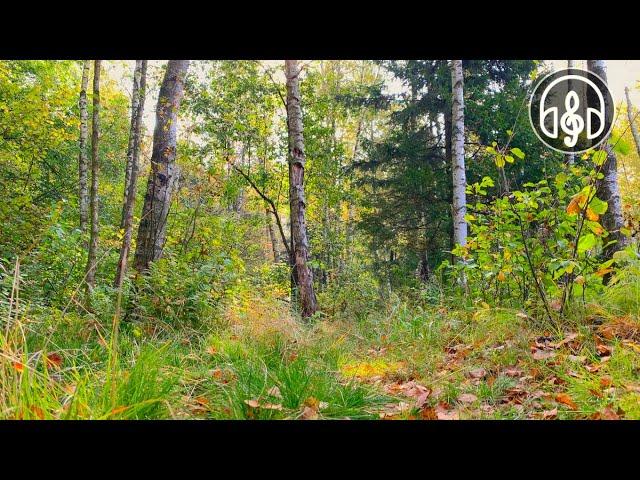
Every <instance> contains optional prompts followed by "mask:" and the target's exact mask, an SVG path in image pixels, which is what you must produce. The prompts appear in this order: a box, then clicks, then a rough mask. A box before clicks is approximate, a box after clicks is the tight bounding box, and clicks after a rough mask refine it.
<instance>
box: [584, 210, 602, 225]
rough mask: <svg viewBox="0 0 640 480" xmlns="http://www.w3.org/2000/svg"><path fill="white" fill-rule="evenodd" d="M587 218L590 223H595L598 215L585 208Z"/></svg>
mask: <svg viewBox="0 0 640 480" xmlns="http://www.w3.org/2000/svg"><path fill="white" fill-rule="evenodd" d="M587 218H588V219H589V220H591V221H592V222H597V221H598V219H599V218H600V215H598V214H597V213H596V212H594V211H593V210H591V208H589V207H587Z"/></svg>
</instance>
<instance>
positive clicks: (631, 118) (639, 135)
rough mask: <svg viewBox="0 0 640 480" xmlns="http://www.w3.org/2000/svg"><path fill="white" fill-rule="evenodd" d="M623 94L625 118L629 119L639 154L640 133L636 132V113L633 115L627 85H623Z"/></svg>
mask: <svg viewBox="0 0 640 480" xmlns="http://www.w3.org/2000/svg"><path fill="white" fill-rule="evenodd" d="M624 95H625V96H626V97H627V118H628V119H629V127H630V128H631V134H632V135H633V141H634V142H635V143H636V149H637V150H638V155H640V133H638V127H637V126H636V122H635V120H636V117H637V115H633V105H632V104H631V98H630V97H629V87H624Z"/></svg>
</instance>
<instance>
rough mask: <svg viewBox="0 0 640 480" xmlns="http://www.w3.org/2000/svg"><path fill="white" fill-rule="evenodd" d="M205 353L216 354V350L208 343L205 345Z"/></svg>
mask: <svg viewBox="0 0 640 480" xmlns="http://www.w3.org/2000/svg"><path fill="white" fill-rule="evenodd" d="M207 353H208V354H209V355H216V354H217V353H218V350H217V349H216V347H214V346H213V345H210V346H208V347H207Z"/></svg>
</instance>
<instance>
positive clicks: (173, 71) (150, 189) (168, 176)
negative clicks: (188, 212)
mask: <svg viewBox="0 0 640 480" xmlns="http://www.w3.org/2000/svg"><path fill="white" fill-rule="evenodd" d="M188 69H189V60H169V63H168V65H167V70H166V72H165V75H164V79H163V81H162V86H161V87H160V94H159V96H158V105H157V107H156V126H155V129H154V132H153V152H152V154H151V172H150V173H149V179H148V181H147V193H146V195H145V198H144V206H143V208H142V217H141V219H140V226H139V227H138V239H137V245H136V253H135V260H134V266H135V268H136V270H137V271H138V272H145V271H146V270H148V268H149V264H150V263H151V262H152V261H154V260H157V259H158V258H160V256H161V255H162V250H163V249H164V243H165V239H166V234H167V216H168V214H169V206H170V205H171V195H172V193H173V190H174V188H175V186H176V184H177V180H178V175H179V171H178V167H177V165H176V162H175V160H176V142H177V131H178V129H177V121H178V110H179V109H180V102H181V101H182V97H183V94H184V80H185V76H186V74H187V70H188Z"/></svg>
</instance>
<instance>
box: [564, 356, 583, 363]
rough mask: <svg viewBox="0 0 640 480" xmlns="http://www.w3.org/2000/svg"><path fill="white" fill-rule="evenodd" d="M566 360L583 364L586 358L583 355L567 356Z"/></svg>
mask: <svg viewBox="0 0 640 480" xmlns="http://www.w3.org/2000/svg"><path fill="white" fill-rule="evenodd" d="M567 360H569V361H570V362H577V363H584V362H586V361H587V357H585V356H584V355H567Z"/></svg>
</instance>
